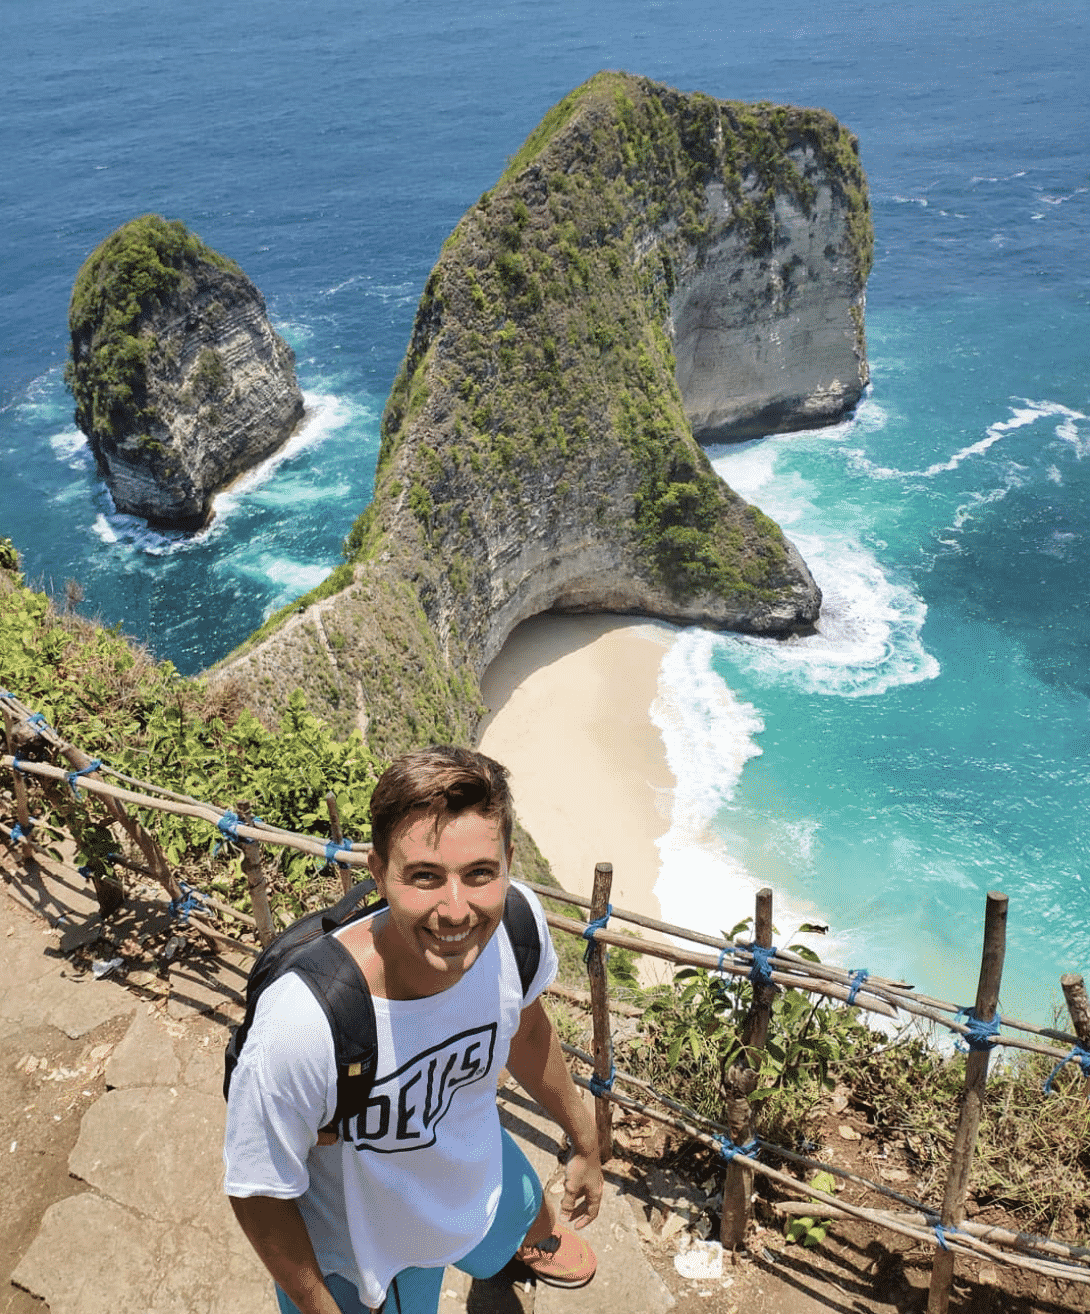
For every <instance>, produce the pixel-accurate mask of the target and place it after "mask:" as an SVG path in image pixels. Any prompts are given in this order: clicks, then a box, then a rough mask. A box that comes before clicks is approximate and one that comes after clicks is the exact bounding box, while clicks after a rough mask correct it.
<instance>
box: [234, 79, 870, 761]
mask: <svg viewBox="0 0 1090 1314" xmlns="http://www.w3.org/2000/svg"><path fill="white" fill-rule="evenodd" d="M872 244H873V235H872V228H871V219H870V208H869V203H868V198H867V186H866V179H865V177H864V175H863V170H862V168H861V166H860V163H859V156H858V148H857V143H856V141H855V138H854V137H853V136H852V135H851V134H850V133H849V132H848V131H847V130H846V129H845V128H844V127H842V126H841V125H840V124H839V123H838V122H837V121H836V119H834V118H833V116H832V115H831V114H828V113H827V112H825V111H823V110H811V109H795V108H792V107H789V106H776V105H768V104H759V105H749V104H742V103H740V102H734V101H719V100H714V99H712V98H711V97H710V96H705V95H700V94H684V93H681V92H678V91H674V90H673V89H671V88H669V87H665V86H662V85H660V84H657V83H653V82H650V81H648V80H647V79H645V78H638V77H631V76H629V75H626V74H621V73H600V74H598V75H596V76H595V77H593V78H591V79H590V80H589V81H588V82H586V83H584V84H583V85H582V86H581V87H578V88H576V90H575V91H573V92H572V93H571V94H570V95H569V96H567V97H566V98H565V99H564V100H563V101H561V102H560V103H559V104H558V105H556V106H554V108H553V109H552V110H550V111H549V113H548V114H547V115H546V116H545V118H544V119H543V120H542V122H541V124H540V125H539V126H538V127H537V128H536V129H535V130H534V131H533V132H532V133H531V134H530V136H529V138H528V139H527V141H526V142H525V143H524V145H523V146H522V149H521V150H520V151H519V152H518V153H517V154H516V155H515V157H514V158H513V159H512V161H511V163H510V165H509V166H508V168H507V170H506V172H505V173H504V174H503V176H502V177H501V178H500V180H499V182H498V183H497V184H496V186H495V187H494V188H492V189H491V190H490V191H488V192H486V193H485V194H484V195H483V196H482V197H481V198H480V199H479V201H478V202H477V203H476V204H475V205H474V206H473V207H472V208H471V209H470V210H469V211H468V212H467V214H466V215H465V216H464V217H463V219H462V220H461V222H460V223H459V224H458V226H457V227H456V228H455V230H454V232H453V233H452V234H451V236H450V237H449V238H448V240H447V241H446V243H445V244H444V247H443V250H442V253H441V255H440V257H439V260H438V262H437V264H436V266H435V268H434V269H433V270H432V273H431V275H430V277H429V278H428V281H427V284H426V285H425V288H424V293H423V296H422V297H421V300H420V305H419V307H418V310H417V314H416V320H415V323H414V326H413V331H412V336H411V339H410V342H409V346H408V350H407V352H406V355H405V360H404V362H403V364H402V367H401V370H400V373H399V374H398V377H397V379H396V380H395V381H394V385H393V388H392V390H391V393H390V397H389V399H388V401H387V404H386V409H385V412H384V415H383V420H382V448H381V451H380V454H379V460H378V469H377V472H376V478H375V495H374V500H373V502H372V503H371V505H370V506H369V507H368V508H367V509H366V511H364V513H363V514H362V515H361V516H360V518H359V519H358V520H357V522H356V524H355V526H354V527H353V528H352V530H351V532H350V533H349V535H348V537H347V539H346V542H345V557H346V560H345V563H344V564H343V565H342V566H340V567H338V568H337V569H336V570H335V571H334V572H333V574H332V575H331V576H330V577H329V578H328V579H327V580H326V581H325V582H324V583H323V584H322V585H320V586H319V587H318V589H316V590H315V591H314V592H313V593H311V594H309V595H308V596H307V597H305V598H302V599H300V600H299V602H298V603H296V604H293V605H292V606H291V607H290V608H286V609H285V610H284V611H283V612H281V613H280V614H278V615H277V616H274V617H272V618H271V619H270V621H269V622H268V623H267V625H266V626H264V627H263V628H262V630H261V631H259V632H258V633H257V634H256V635H254V636H253V637H252V638H251V639H250V640H249V641H248V643H247V644H245V645H244V646H243V648H242V649H240V650H239V651H238V652H237V653H235V654H233V655H232V657H230V658H228V659H227V661H226V663H225V664H224V665H223V666H222V667H221V668H220V669H221V670H223V669H226V670H229V671H230V672H231V674H232V675H233V676H234V677H235V678H237V679H239V680H241V682H242V684H243V686H244V687H245V689H246V697H247V701H248V702H249V704H250V706H251V707H253V708H255V710H259V711H260V712H262V713H263V714H265V715H267V716H268V717H270V718H277V717H278V716H279V715H280V714H281V713H282V711H283V709H284V708H285V706H286V704H287V699H288V697H289V695H290V694H291V692H292V691H293V690H294V689H296V688H302V689H303V690H304V692H305V696H306V699H307V703H308V704H309V706H310V707H311V709H312V710H313V711H314V712H316V713H318V714H319V715H321V716H322V717H324V718H325V719H326V720H327V721H328V722H329V723H330V724H331V725H332V726H334V727H335V728H336V730H337V731H338V732H340V733H344V734H347V733H348V732H349V731H351V730H352V729H359V730H361V731H362V732H363V733H364V734H365V735H366V736H367V738H368V740H369V741H370V743H371V745H372V747H373V748H375V749H376V750H377V751H379V752H381V753H387V752H392V751H395V750H396V749H397V748H399V747H400V746H402V745H405V744H410V743H421V742H426V741H428V740H432V741H437V740H440V741H441V740H450V741H452V742H456V741H469V740H472V738H473V737H474V734H475V731H476V726H477V721H478V717H479V715H480V712H481V704H480V695H479V686H478V680H479V679H480V676H481V674H482V673H483V671H484V669H485V667H486V666H487V665H488V663H489V662H490V661H491V660H492V659H493V657H495V656H496V654H497V653H498V652H499V650H500V648H501V647H502V646H503V643H504V641H505V640H506V638H507V636H508V635H509V634H510V633H511V631H512V630H513V629H514V627H515V626H516V625H517V624H518V623H519V622H520V621H522V620H525V619H527V618H529V617H530V616H533V615H536V614H538V613H540V612H544V611H560V612H580V611H615V612H623V613H629V614H633V613H634V614H641V615H647V616H653V617H657V618H661V619H664V620H669V621H674V622H677V623H681V624H699V625H706V626H711V627H715V628H722V629H733V630H739V631H745V632H748V633H752V634H765V635H790V634H795V633H800V632H801V633H805V632H808V631H809V630H811V629H812V628H813V625H814V623H815V621H816V619H817V616H818V613H819V609H820V605H821V593H820V590H819V589H818V587H817V585H816V584H815V583H814V580H813V579H812V577H811V575H810V572H809V570H808V569H807V567H806V565H805V563H804V562H803V560H802V558H801V557H800V556H799V554H798V552H797V551H796V550H795V548H794V546H793V545H792V544H791V543H790V542H789V541H788V540H787V539H786V538H785V537H784V535H783V534H782V532H781V531H780V529H779V527H778V526H777V525H776V524H774V523H773V522H772V521H771V520H770V519H769V518H768V517H767V516H766V515H764V514H762V512H761V511H760V510H759V509H758V508H757V507H754V506H751V505H749V504H747V503H746V502H744V501H743V500H742V498H740V497H738V496H737V494H735V493H734V492H733V491H732V490H731V489H730V488H728V487H727V486H726V485H725V484H724V483H723V482H722V480H720V479H719V478H718V476H717V475H716V474H715V471H714V470H713V469H712V467H711V465H710V464H709V461H708V459H707V456H706V455H705V453H704V451H703V449H702V447H701V445H700V443H701V441H705V442H722V441H725V440H735V439H743V438H747V437H751V436H753V435H755V434H762V433H769V432H773V431H777V430H785V429H793V428H794V429H798V428H812V427H814V426H817V425H821V424H829V423H833V422H834V421H836V420H837V419H839V418H841V417H842V416H843V415H844V414H845V413H846V412H847V411H849V410H850V409H851V407H852V406H854V405H855V403H856V402H857V401H858V399H859V397H860V396H861V394H862V390H863V388H864V386H865V385H866V383H867V379H868V372H867V362H866V344H865V338H864V320H863V313H864V294H865V287H866V279H867V275H868V272H869V270H870V263H871V252H872Z"/></svg>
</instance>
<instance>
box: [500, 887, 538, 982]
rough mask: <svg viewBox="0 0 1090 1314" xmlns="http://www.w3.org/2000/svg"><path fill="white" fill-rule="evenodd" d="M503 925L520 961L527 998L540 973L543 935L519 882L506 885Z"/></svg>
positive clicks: (521, 979) (520, 975)
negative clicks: (527, 993)
mask: <svg viewBox="0 0 1090 1314" xmlns="http://www.w3.org/2000/svg"><path fill="white" fill-rule="evenodd" d="M503 925H504V928H505V929H506V931H507V938H508V939H509V940H510V941H511V948H512V949H513V950H514V951H515V962H516V963H517V964H518V969H519V980H520V981H521V982H522V993H523V996H524V997H525V995H526V992H527V990H529V989H530V986H531V984H532V983H533V980H534V977H535V976H537V968H538V964H539V963H540V962H541V936H540V934H539V933H538V929H537V918H536V917H535V916H534V913H533V909H532V908H531V907H530V901H529V900H528V899H527V898H526V895H525V894H523V892H522V891H521V890H520V889H519V888H518V886H517V885H509V886H508V887H507V902H506V904H505V905H504V909H503Z"/></svg>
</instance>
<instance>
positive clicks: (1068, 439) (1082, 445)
mask: <svg viewBox="0 0 1090 1314" xmlns="http://www.w3.org/2000/svg"><path fill="white" fill-rule="evenodd" d="M1086 418H1087V417H1086V416H1085V415H1081V414H1080V413H1079V412H1078V411H1071V412H1069V413H1068V415H1067V417H1066V418H1065V419H1064V420H1062V421H1061V422H1060V423H1059V424H1058V425H1057V426H1056V437H1057V438H1059V439H1060V441H1061V442H1065V443H1067V444H1069V445H1070V446H1071V447H1072V448H1073V450H1074V452H1075V455H1076V456H1077V457H1078V458H1079V460H1080V461H1081V460H1082V458H1083V457H1084V456H1085V455H1086V454H1087V453H1088V452H1090V434H1081V433H1080V432H1079V425H1078V422H1079V420H1084V421H1085V419H1086Z"/></svg>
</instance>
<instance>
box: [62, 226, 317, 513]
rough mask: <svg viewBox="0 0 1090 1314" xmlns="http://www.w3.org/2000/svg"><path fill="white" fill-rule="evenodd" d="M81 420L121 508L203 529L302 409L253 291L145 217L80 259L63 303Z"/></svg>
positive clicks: (284, 353) (230, 266)
mask: <svg viewBox="0 0 1090 1314" xmlns="http://www.w3.org/2000/svg"><path fill="white" fill-rule="evenodd" d="M69 326H70V329H71V335H72V355H71V360H70V362H69V367H68V381H69V385H70V386H71V388H72V392H73V395H74V396H75V399H76V423H77V424H78V425H79V427H80V428H81V429H82V430H83V432H84V433H85V434H86V435H87V438H88V441H89V443H90V445H91V450H92V451H93V452H94V455H95V460H96V462H97V463H98V467H99V469H100V471H101V472H102V475H103V477H104V478H105V480H106V483H107V485H108V487H109V489H110V494H111V496H112V497H113V500H114V504H115V506H116V507H117V509H118V510H119V511H122V512H125V513H128V514H131V515H138V516H144V517H146V519H147V520H148V521H149V522H150V523H151V524H153V525H156V526H160V527H169V528H178V529H198V528H200V527H201V526H202V525H204V524H205V523H206V522H207V521H208V519H209V517H210V515H211V508H212V498H213V496H214V494H215V493H216V492H218V491H219V490H220V489H221V488H223V487H224V486H225V485H227V484H228V483H230V481H231V480H232V479H234V478H235V477H236V476H237V475H239V474H241V473H242V472H243V471H244V470H247V469H249V468H250V467H251V466H253V465H256V464H257V463H258V462H259V461H262V460H264V458H265V457H267V456H269V455H270V454H271V453H272V452H274V451H276V449H277V448H278V447H280V446H281V445H282V444H283V443H284V442H285V441H286V439H287V438H288V437H289V436H290V434H291V432H292V430H293V429H294V428H295V426H296V425H297V424H298V422H299V420H300V419H301V418H302V414H303V397H302V393H301V392H300V390H299V385H298V383H297V382H296V379H295V358H294V355H293V353H292V351H291V348H290V347H289V346H288V345H287V343H286V342H284V340H283V339H282V338H281V337H280V336H279V335H278V334H277V333H276V332H275V331H274V330H273V327H272V325H271V324H270V323H269V319H268V315H267V313H266V309H265V302H264V299H263V298H262V296H261V293H260V292H259V291H258V290H257V288H256V287H255V286H254V285H253V283H251V282H250V280H249V279H248V278H247V277H246V276H245V274H243V272H242V271H241V270H240V269H239V268H238V266H237V265H235V264H234V263H233V262H232V261H229V260H226V259H224V258H223V257H222V256H219V255H218V254H217V253H216V252H214V251H212V250H211V249H210V248H209V247H207V246H205V244H204V243H203V242H201V241H200V239H199V238H197V237H195V236H194V235H193V234H191V233H189V232H187V231H186V229H185V227H184V226H183V225H182V224H181V223H178V222H173V223H171V222H167V221H166V220H164V219H161V218H159V216H157V215H145V216H144V217H143V218H140V219H135V220H133V221H132V222H131V223H129V224H126V225H124V226H123V227H122V228H120V229H118V230H117V232H115V233H113V234H111V236H110V237H108V238H107V239H106V241H105V242H103V243H102V244H101V246H99V247H98V248H97V249H96V250H95V251H94V252H93V253H92V255H91V256H90V257H89V258H88V260H87V261H86V262H85V264H84V266H83V268H82V269H81V270H80V272H79V275H78V277H77V279H76V283H75V287H74V289H73V293H72V304H71V307H70V311H69Z"/></svg>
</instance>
